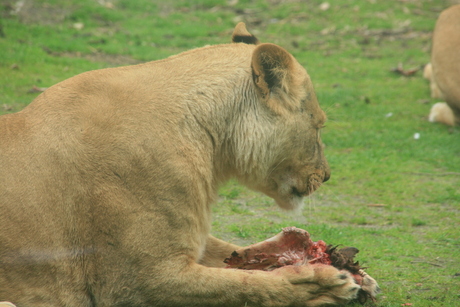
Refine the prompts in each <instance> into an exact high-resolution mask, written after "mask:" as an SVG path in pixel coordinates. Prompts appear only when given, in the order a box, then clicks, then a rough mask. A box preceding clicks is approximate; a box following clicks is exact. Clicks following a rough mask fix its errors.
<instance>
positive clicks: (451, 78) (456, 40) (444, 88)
mask: <svg viewBox="0 0 460 307" xmlns="http://www.w3.org/2000/svg"><path fill="white" fill-rule="evenodd" d="M431 66H432V75H431V78H430V80H432V81H431V84H434V88H435V92H434V93H433V87H432V92H431V93H432V97H433V95H435V96H438V97H439V96H440V97H439V98H441V97H443V98H444V100H445V102H446V103H447V105H443V106H442V107H439V105H438V107H435V108H432V110H431V112H430V115H429V118H435V121H439V122H442V123H444V124H447V125H454V124H457V125H458V124H460V5H454V6H451V7H450V8H448V9H446V10H444V11H443V12H442V13H441V15H440V16H439V18H438V20H437V22H436V26H435V29H434V33H433V47H432V51H431ZM427 74H428V72H427ZM436 87H437V88H438V89H439V94H438V93H437V89H436ZM439 110H441V111H440V112H441V113H442V114H440V115H439V114H438V115H436V114H434V113H436V112H439ZM451 113H452V114H453V115H454V117H455V122H452V121H451V120H450V119H451V117H452V116H451ZM444 119H447V120H445V121H444Z"/></svg>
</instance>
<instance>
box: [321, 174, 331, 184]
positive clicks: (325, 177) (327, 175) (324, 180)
mask: <svg viewBox="0 0 460 307" xmlns="http://www.w3.org/2000/svg"><path fill="white" fill-rule="evenodd" d="M329 178H331V172H326V173H325V174H324V178H323V182H326V181H328V180H329Z"/></svg>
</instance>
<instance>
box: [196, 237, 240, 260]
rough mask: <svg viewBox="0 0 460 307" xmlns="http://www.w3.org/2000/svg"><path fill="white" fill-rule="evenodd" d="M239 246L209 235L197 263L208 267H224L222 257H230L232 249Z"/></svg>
mask: <svg viewBox="0 0 460 307" xmlns="http://www.w3.org/2000/svg"><path fill="white" fill-rule="evenodd" d="M240 248H241V247H240V246H238V245H235V244H231V243H228V242H225V241H222V240H219V239H217V238H215V237H213V236H211V235H209V236H208V239H207V241H206V248H205V251H204V253H203V255H202V257H201V259H200V260H199V261H198V263H199V264H202V265H204V266H208V267H215V268H220V267H224V266H225V263H224V259H225V258H227V257H230V255H231V253H232V252H233V251H235V250H238V249H240Z"/></svg>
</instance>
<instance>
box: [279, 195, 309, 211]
mask: <svg viewBox="0 0 460 307" xmlns="http://www.w3.org/2000/svg"><path fill="white" fill-rule="evenodd" d="M274 200H275V202H276V204H277V205H278V206H279V207H280V208H282V209H284V210H289V211H300V210H301V209H302V207H303V204H304V202H303V196H298V195H290V197H286V198H280V197H276V198H274Z"/></svg>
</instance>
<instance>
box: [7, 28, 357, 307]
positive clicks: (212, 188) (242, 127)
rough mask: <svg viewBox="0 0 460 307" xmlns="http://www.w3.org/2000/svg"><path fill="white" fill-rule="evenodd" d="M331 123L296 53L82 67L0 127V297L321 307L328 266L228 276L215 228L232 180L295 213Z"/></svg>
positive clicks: (340, 283)
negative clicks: (222, 188)
mask: <svg viewBox="0 0 460 307" xmlns="http://www.w3.org/2000/svg"><path fill="white" fill-rule="evenodd" d="M325 120H326V116H325V114H324V112H323V111H322V110H321V109H320V107H319V105H318V102H317V99H316V96H315V92H314V90H313V86H312V83H311V81H310V77H309V76H308V74H307V73H306V71H305V69H304V68H302V66H301V65H300V64H299V63H298V62H297V61H296V60H295V59H294V57H293V56H292V55H291V54H289V53H288V52H287V51H286V50H285V49H283V48H281V47H279V46H277V45H273V44H262V43H259V42H258V40H257V39H256V38H255V37H254V36H252V35H251V34H250V33H249V32H247V30H246V28H245V26H244V24H242V23H240V24H238V25H237V27H236V28H235V30H234V33H233V43H232V44H224V45H217V46H208V47H204V48H198V49H194V50H191V51H188V52H184V53H181V54H179V55H176V56H172V57H170V58H167V59H165V60H161V61H155V62H150V63H145V64H140V65H135V66H128V67H121V68H110V69H103V70H96V71H91V72H86V73H83V74H80V75H78V76H75V77H73V78H70V79H68V80H65V81H63V82H61V83H58V84H56V85H54V86H52V87H50V88H49V89H48V90H46V91H45V92H44V93H42V94H41V95H40V96H38V97H37V98H36V99H35V100H34V101H33V102H32V103H31V104H30V105H29V106H28V107H26V108H25V109H24V110H23V111H21V112H18V113H16V114H9V115H4V116H2V117H1V120H0V137H1V141H0V161H1V162H0V163H1V168H0V206H1V207H0V208H1V212H0V225H1V228H0V229H1V230H0V231H1V234H0V257H1V258H0V300H7V301H11V302H12V303H14V304H17V306H18V307H19V306H34V307H37V306H47V307H49V306H318V305H322V304H334V303H344V302H347V301H349V300H351V299H353V298H354V297H355V296H356V293H357V292H358V290H359V286H358V285H357V284H355V282H354V281H353V279H352V278H351V276H350V274H349V273H348V272H345V271H338V270H337V269H335V268H333V267H332V266H324V265H303V266H296V267H293V266H286V267H282V268H279V269H276V270H273V271H271V272H265V271H245V270H235V269H226V268H223V267H224V265H225V264H224V263H223V260H224V259H225V258H226V257H228V256H229V255H230V254H231V252H232V251H234V250H235V249H239V248H240V247H238V246H235V245H232V244H229V243H226V242H223V241H221V240H218V239H216V238H214V237H212V236H211V235H210V234H209V232H210V228H211V205H212V204H213V202H214V201H215V200H216V192H217V188H218V187H219V185H220V184H222V183H223V182H225V181H226V180H227V179H229V178H231V177H235V178H238V179H239V180H240V181H241V182H243V183H245V184H246V185H247V186H249V187H251V188H253V189H256V190H259V191H262V192H263V193H265V194H267V195H269V196H271V197H272V198H274V199H275V201H276V202H277V203H278V205H279V206H281V207H282V208H285V209H295V208H298V207H299V206H301V203H302V197H304V196H306V195H309V194H310V193H312V192H313V191H315V190H316V189H317V188H318V187H319V186H320V185H321V184H322V182H324V181H326V180H328V178H329V176H330V171H329V167H328V164H327V162H326V159H325V157H324V155H323V147H322V143H321V138H320V131H321V128H322V127H323V125H324V122H325Z"/></svg>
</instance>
